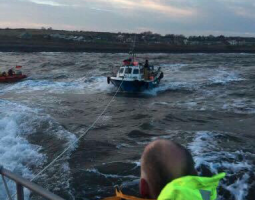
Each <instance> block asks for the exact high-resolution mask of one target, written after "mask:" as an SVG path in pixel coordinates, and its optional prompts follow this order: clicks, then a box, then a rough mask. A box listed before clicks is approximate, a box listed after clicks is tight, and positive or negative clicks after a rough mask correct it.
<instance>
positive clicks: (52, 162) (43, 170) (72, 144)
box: [12, 78, 124, 197]
mask: <svg viewBox="0 0 255 200" xmlns="http://www.w3.org/2000/svg"><path fill="white" fill-rule="evenodd" d="M123 81H124V78H123V79H122V82H121V83H120V85H119V87H118V89H117V91H116V92H115V94H114V95H113V97H112V98H111V100H110V101H109V103H108V104H107V105H106V107H105V108H104V110H103V111H102V112H101V114H100V115H99V116H98V117H97V118H96V120H95V121H94V122H93V123H92V124H91V125H90V127H89V128H88V129H87V130H86V131H85V132H84V133H83V134H81V135H80V136H79V137H78V138H77V139H76V140H75V141H73V142H72V143H71V144H70V145H69V146H68V147H67V148H65V149H64V151H62V153H60V154H59V155H58V156H57V157H56V158H55V159H54V160H52V161H51V162H50V163H49V164H48V165H47V166H45V167H44V168H43V169H42V170H41V171H40V172H39V173H37V174H36V175H35V176H34V177H33V178H32V179H30V181H34V180H35V179H36V178H38V177H39V176H40V175H41V174H42V173H43V172H45V171H46V170H47V169H48V168H49V167H50V166H52V165H53V164H54V163H55V162H57V161H58V159H59V158H60V157H62V156H63V155H64V154H65V153H66V152H67V151H68V150H69V149H70V148H71V147H73V146H74V145H75V144H76V143H77V142H78V141H79V140H80V139H81V138H82V137H84V136H86V135H87V133H88V132H89V131H90V130H91V129H92V128H93V127H94V126H95V124H96V123H97V122H98V121H99V119H100V118H101V117H102V116H103V115H104V113H105V112H106V110H107V109H108V108H109V106H110V105H111V103H112V102H113V100H114V98H115V97H116V95H117V94H118V92H119V90H120V88H121V85H122V83H123ZM16 194H17V193H15V194H13V195H12V197H15V196H16Z"/></svg>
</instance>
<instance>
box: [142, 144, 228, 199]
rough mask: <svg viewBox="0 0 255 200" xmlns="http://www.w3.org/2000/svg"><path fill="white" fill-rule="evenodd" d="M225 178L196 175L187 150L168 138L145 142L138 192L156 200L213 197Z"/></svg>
mask: <svg viewBox="0 0 255 200" xmlns="http://www.w3.org/2000/svg"><path fill="white" fill-rule="evenodd" d="M224 177H225V173H220V174H218V175H215V176H213V177H200V176H198V175H197V171H196V169H195V166H194V161H193V158H192V156H191V154H190V153H189V151H188V150H187V149H185V148H184V147H183V146H181V145H180V144H178V143H175V142H172V141H168V140H156V141H154V142H152V143H150V144H148V145H147V146H146V147H145V149H144V152H143V154H142V158H141V178H140V193H141V195H142V197H143V198H152V199H158V200H215V199H216V198H217V191H216V189H217V186H218V184H219V181H220V180H221V179H222V178H224Z"/></svg>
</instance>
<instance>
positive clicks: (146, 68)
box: [143, 60, 150, 80]
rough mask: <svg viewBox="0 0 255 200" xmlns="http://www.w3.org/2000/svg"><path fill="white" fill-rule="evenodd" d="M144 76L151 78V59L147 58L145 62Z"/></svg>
mask: <svg viewBox="0 0 255 200" xmlns="http://www.w3.org/2000/svg"><path fill="white" fill-rule="evenodd" d="M143 67H144V78H145V79H146V80H148V79H149V77H150V75H149V61H148V60H145V64H144V66H143Z"/></svg>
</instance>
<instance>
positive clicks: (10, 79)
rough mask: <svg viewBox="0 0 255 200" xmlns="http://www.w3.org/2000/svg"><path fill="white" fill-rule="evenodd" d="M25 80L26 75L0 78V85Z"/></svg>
mask: <svg viewBox="0 0 255 200" xmlns="http://www.w3.org/2000/svg"><path fill="white" fill-rule="evenodd" d="M24 78H27V76H26V75H13V76H0V83H14V82H18V81H21V80H23V79H24Z"/></svg>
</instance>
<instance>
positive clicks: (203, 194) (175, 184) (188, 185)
mask: <svg viewBox="0 0 255 200" xmlns="http://www.w3.org/2000/svg"><path fill="white" fill-rule="evenodd" d="M225 175H226V174H225V173H220V174H218V175H215V176H213V177H200V176H185V177H181V178H178V179H175V180H173V181H171V182H170V183H168V184H167V185H166V186H165V187H164V189H163V190H162V191H161V193H160V195H159V197H158V200H215V199H216V198H217V190H216V189H217V187H218V185H219V181H220V180H221V179H222V178H224V177H225Z"/></svg>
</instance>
